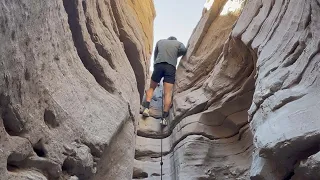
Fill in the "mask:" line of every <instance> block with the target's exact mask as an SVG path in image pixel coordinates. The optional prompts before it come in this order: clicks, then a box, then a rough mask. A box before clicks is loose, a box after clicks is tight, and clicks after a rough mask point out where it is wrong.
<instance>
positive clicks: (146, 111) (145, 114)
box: [142, 108, 150, 117]
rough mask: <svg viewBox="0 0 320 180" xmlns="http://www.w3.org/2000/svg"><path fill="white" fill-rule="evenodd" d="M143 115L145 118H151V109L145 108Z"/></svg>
mask: <svg viewBox="0 0 320 180" xmlns="http://www.w3.org/2000/svg"><path fill="white" fill-rule="evenodd" d="M142 115H143V116H144V117H149V116H150V114H149V108H145V109H144V110H143V112H142Z"/></svg>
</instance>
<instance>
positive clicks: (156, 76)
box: [143, 36, 187, 126]
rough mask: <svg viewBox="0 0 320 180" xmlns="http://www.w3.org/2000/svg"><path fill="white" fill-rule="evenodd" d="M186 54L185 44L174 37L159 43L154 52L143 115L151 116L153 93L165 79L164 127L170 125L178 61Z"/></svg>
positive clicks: (162, 122) (162, 121)
mask: <svg viewBox="0 0 320 180" xmlns="http://www.w3.org/2000/svg"><path fill="white" fill-rule="evenodd" d="M186 52H187V49H186V47H185V46H184V45H183V43H181V42H179V41H177V38H175V37H173V36H171V37H169V38H168V39H162V40H160V41H158V42H157V44H156V48H155V50H154V71H153V73H152V76H151V82H150V88H149V89H148V90H147V91H146V101H145V102H144V103H143V106H144V110H143V115H144V116H147V117H148V116H149V106H150V102H151V99H152V96H153V92H154V90H155V88H156V87H157V85H158V83H159V82H160V80H161V78H164V80H163V87H164V109H163V114H162V120H161V124H162V125H164V126H166V125H167V124H168V123H167V120H166V118H167V117H168V115H169V110H170V105H171V99H172V89H173V85H174V82H175V75H176V65H177V59H178V57H180V56H184V55H185V54H186Z"/></svg>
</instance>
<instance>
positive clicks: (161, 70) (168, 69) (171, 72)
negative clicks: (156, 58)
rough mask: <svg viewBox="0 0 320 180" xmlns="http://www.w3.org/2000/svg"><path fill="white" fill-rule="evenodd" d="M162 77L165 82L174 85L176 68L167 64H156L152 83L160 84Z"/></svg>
mask: <svg viewBox="0 0 320 180" xmlns="http://www.w3.org/2000/svg"><path fill="white" fill-rule="evenodd" d="M162 77H164V80H163V82H166V83H170V84H174V82H175V80H176V67H174V66H172V65H171V64H168V63H165V62H163V63H158V64H155V65H154V70H153V73H152V76H151V79H152V81H154V82H156V83H159V82H160V80H161V78H162Z"/></svg>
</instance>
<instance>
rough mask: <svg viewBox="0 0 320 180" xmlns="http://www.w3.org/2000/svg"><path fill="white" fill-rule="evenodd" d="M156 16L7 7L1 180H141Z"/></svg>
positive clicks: (74, 5)
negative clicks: (139, 155) (141, 129)
mask: <svg viewBox="0 0 320 180" xmlns="http://www.w3.org/2000/svg"><path fill="white" fill-rule="evenodd" d="M142 14H143V16H142ZM154 16H155V11H154V7H153V2H152V1H150V0H142V1H139V2H134V1H130V2H128V1H124V0H119V1H111V0H106V1H102V0H97V1H87V0H86V1H82V0H59V1H58V0H52V1H16V0H13V1H2V2H1V3H0V42H1V45H0V114H1V116H0V144H1V146H0V151H1V153H0V174H1V177H0V179H3V180H5V179H14V180H16V179H19V180H20V179H21V180H24V179H80V180H81V179H97V180H98V179H99V180H100V179H101V180H102V179H121V180H123V179H131V177H132V169H133V156H134V143H135V141H134V139H135V131H136V130H135V125H136V124H137V121H136V116H137V115H138V113H139V104H140V99H141V98H142V95H143V90H144V88H145V83H146V79H147V78H148V72H149V58H150V54H151V53H150V52H151V49H150V48H151V47H152V43H153V42H152V41H153V39H152V29H153V19H154Z"/></svg>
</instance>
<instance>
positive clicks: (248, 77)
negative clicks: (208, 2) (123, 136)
mask: <svg viewBox="0 0 320 180" xmlns="http://www.w3.org/2000/svg"><path fill="white" fill-rule="evenodd" d="M232 2H239V1H232ZM240 2H242V1H240ZM228 3H231V0H229V1H228V0H215V1H214V3H213V6H212V8H211V9H209V10H208V11H207V10H204V12H203V16H202V18H201V20H200V22H199V23H198V25H197V27H196V28H195V30H194V32H193V34H192V37H191V38H190V40H189V43H188V52H187V55H186V56H185V57H184V58H183V59H182V60H181V62H180V64H179V66H178V69H177V77H176V78H177V82H176V85H175V92H174V101H173V108H172V111H171V114H170V119H171V121H170V125H169V127H167V128H165V129H161V128H160V126H159V125H158V123H159V120H158V119H153V118H152V117H150V118H147V119H141V120H140V123H139V126H138V135H139V136H138V137H137V143H136V157H135V159H136V160H135V171H134V178H151V179H152V178H159V176H160V163H159V162H160V155H161V152H160V143H161V141H160V139H162V142H163V153H164V156H163V161H164V166H163V177H164V179H181V180H184V179H188V180H189V179H202V180H204V179H208V180H209V179H219V180H220V179H221V180H224V179H258V180H260V179H265V180H283V179H294V180H295V179H319V178H320V175H319V169H320V161H319V152H320V138H319V136H320V120H319V112H320V111H319V110H320V105H319V102H320V101H319V98H320V96H319V92H320V89H319V85H320V84H319V83H320V80H319V76H320V71H319V63H320V31H319V29H320V1H319V0H305V1H301V0H279V1H278V0H247V1H246V2H243V3H245V6H244V7H242V6H239V9H236V11H233V12H229V13H222V12H223V11H224V10H225V8H228V7H227V4H228ZM240 4H241V3H240ZM241 9H242V13H241V15H240V12H239V10H241ZM160 93H161V91H160V90H159V91H158V92H157V93H156V94H155V96H154V98H153V102H152V103H151V104H154V106H157V105H158V103H157V102H159V101H161V94H160ZM155 109H157V108H155Z"/></svg>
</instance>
